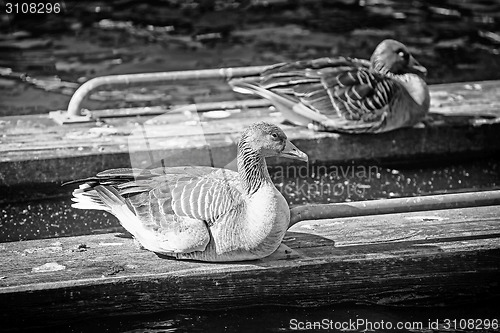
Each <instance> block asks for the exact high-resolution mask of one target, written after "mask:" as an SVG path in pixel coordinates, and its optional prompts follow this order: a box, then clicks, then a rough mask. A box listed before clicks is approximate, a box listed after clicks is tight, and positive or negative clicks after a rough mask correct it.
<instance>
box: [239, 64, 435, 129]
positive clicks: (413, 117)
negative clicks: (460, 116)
mask: <svg viewBox="0 0 500 333" xmlns="http://www.w3.org/2000/svg"><path fill="white" fill-rule="evenodd" d="M372 58H373V59H372V62H370V61H368V60H363V59H356V58H348V57H335V58H319V59H313V60H305V61H297V62H291V63H281V64H276V65H274V66H272V67H270V68H268V69H267V70H265V71H264V72H262V73H261V75H260V77H258V78H254V79H253V81H252V79H248V78H247V79H245V80H244V81H241V80H238V79H235V80H232V81H231V82H230V84H231V85H232V86H233V88H238V87H239V86H241V87H242V88H244V89H243V90H246V91H248V92H250V93H253V94H256V95H259V96H261V97H263V98H266V99H269V100H270V101H271V102H272V103H273V104H274V105H275V107H276V108H277V109H278V110H279V111H281V112H282V114H283V115H284V117H285V118H288V119H289V120H290V121H292V122H295V123H296V124H298V125H305V124H304V122H306V121H308V122H309V123H312V124H314V125H315V126H316V127H317V128H319V129H322V130H327V131H338V132H347V133H378V132H385V131H388V130H392V129H395V128H398V127H403V126H412V125H414V124H415V123H417V122H418V121H419V120H421V119H422V118H423V117H424V115H425V114H426V113H427V111H428V109H429V102H428V100H429V96H428V95H429V94H428V90H427V86H426V84H425V82H424V81H423V80H421V79H419V78H418V76H417V75H415V74H407V73H403V74H395V73H391V72H390V71H389V69H388V68H387V67H385V66H386V64H384V63H383V61H382V59H380V58H378V57H376V56H374V57H372ZM243 82H244V83H243ZM258 87H259V88H260V89H259V88H258ZM262 89H265V91H263V90H262ZM414 90H415V91H417V92H416V93H414V94H412V91H414ZM280 97H285V98H286V99H288V100H289V101H291V102H289V103H288V104H284V103H282V102H281V100H280ZM292 103H295V104H294V105H293V104H292ZM291 105H293V106H291ZM295 119H296V120H297V121H295Z"/></svg>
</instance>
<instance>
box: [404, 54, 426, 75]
mask: <svg viewBox="0 0 500 333" xmlns="http://www.w3.org/2000/svg"><path fill="white" fill-rule="evenodd" d="M408 69H409V72H411V73H415V74H421V75H424V76H426V75H427V68H425V67H424V66H422V65H420V63H419V62H418V61H417V60H416V59H415V58H413V56H410V59H409V60H408Z"/></svg>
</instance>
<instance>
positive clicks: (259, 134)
mask: <svg viewBox="0 0 500 333" xmlns="http://www.w3.org/2000/svg"><path fill="white" fill-rule="evenodd" d="M241 146H244V147H241ZM240 147H241V148H246V149H251V150H252V151H254V152H258V153H260V154H261V155H262V156H263V157H271V156H281V157H286V158H291V159H296V160H300V161H305V162H307V161H308V157H307V155H306V154H305V153H304V152H302V151H300V150H299V149H298V148H297V147H295V145H294V144H293V143H291V142H290V141H289V140H288V138H287V136H286V134H285V133H284V132H283V130H282V129H281V128H279V127H278V126H276V125H273V124H270V123H266V122H258V123H254V124H252V125H250V126H249V127H248V128H247V129H246V130H245V132H243V135H242V136H241V140H240Z"/></svg>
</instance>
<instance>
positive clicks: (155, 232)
mask: <svg viewBox="0 0 500 333" xmlns="http://www.w3.org/2000/svg"><path fill="white" fill-rule="evenodd" d="M73 194H74V196H75V201H76V203H75V204H74V205H73V206H74V207H76V208H94V209H103V210H107V211H109V212H111V213H113V214H114V215H116V216H117V217H118V219H119V220H120V223H121V224H122V225H123V226H124V227H125V228H126V229H127V230H128V231H129V232H131V233H132V234H133V235H134V236H135V238H137V239H138V240H139V242H140V243H141V244H142V245H143V246H144V247H145V248H147V249H149V250H151V251H154V252H157V253H165V254H171V253H187V252H192V251H202V250H204V249H205V247H206V245H207V244H208V243H209V241H210V232H209V230H208V228H209V227H210V226H212V225H213V224H215V223H217V222H218V220H219V217H220V216H222V215H224V214H226V213H227V212H229V211H231V210H233V209H236V208H237V207H238V206H239V205H242V204H243V195H242V192H241V187H240V185H239V177H238V174H237V173H236V172H234V171H230V170H225V169H217V168H210V167H173V168H157V169H150V170H139V169H114V170H107V171H104V172H101V173H99V174H97V176H96V177H95V178H92V179H88V180H87V182H86V183H85V184H83V185H81V186H80V189H77V190H75V192H74V193H73ZM98 207H99V208H98Z"/></svg>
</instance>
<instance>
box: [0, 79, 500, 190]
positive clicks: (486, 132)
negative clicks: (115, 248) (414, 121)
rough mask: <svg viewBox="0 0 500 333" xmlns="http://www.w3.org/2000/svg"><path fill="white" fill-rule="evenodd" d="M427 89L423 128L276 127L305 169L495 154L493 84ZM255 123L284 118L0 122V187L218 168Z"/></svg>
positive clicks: (498, 142) (498, 99) (498, 144)
mask: <svg viewBox="0 0 500 333" xmlns="http://www.w3.org/2000/svg"><path fill="white" fill-rule="evenodd" d="M431 90H432V108H431V111H432V112H433V116H432V117H431V118H432V120H429V121H428V122H427V124H426V125H425V126H417V127H414V128H408V129H402V130H398V131H393V132H390V133H385V134H380V135H342V134H337V133H316V132H312V131H310V130H308V129H306V128H299V127H294V126H286V125H282V127H283V129H284V130H285V132H286V133H287V134H288V136H289V137H290V139H291V140H292V141H293V142H294V143H295V144H296V145H297V146H298V147H299V148H300V149H301V150H303V151H305V152H306V153H307V154H308V155H309V158H310V161H311V163H316V162H318V163H321V162H345V161H351V160H369V159H371V160H373V159H375V160H394V159H398V160H408V159H412V158H422V157H424V156H443V155H457V154H464V155H465V154H466V155H468V156H470V155H471V154H480V155H491V154H497V153H498V152H499V151H500V122H499V121H498V120H499V119H500V107H499V106H500V84H499V81H486V82H469V83H455V84H446V85H436V86H432V87H431ZM474 115H475V116H474ZM259 120H265V121H270V122H274V123H280V122H282V120H283V119H282V118H281V116H280V115H279V114H277V113H276V112H274V111H273V110H272V109H269V108H264V109H259V108H252V109H246V110H230V112H229V117H228V118H225V119H212V118H209V117H208V116H207V114H206V113H201V114H196V113H188V114H184V113H179V112H174V113H169V114H166V115H161V116H158V117H120V118H111V119H106V120H105V122H101V123H85V124H71V125H64V126H59V125H56V124H55V123H54V122H53V121H52V120H51V119H49V118H48V116H47V115H35V116H10V117H3V118H1V119H0V133H2V134H1V137H0V187H2V186H14V185H22V184H33V183H42V182H50V183H58V182H64V181H68V180H71V179H74V178H84V177H88V176H92V175H94V174H95V173H97V172H99V171H101V170H102V169H104V168H114V167H124V166H130V165H131V164H134V166H137V164H139V165H141V164H144V165H147V164H148V163H151V156H153V157H154V159H155V160H158V159H160V158H164V159H165V160H166V161H168V163H167V164H168V165H185V164H188V165H214V166H217V167H223V166H225V165H226V164H227V163H229V162H230V161H231V160H232V159H234V157H235V154H236V146H235V143H236V142H237V139H238V137H239V135H240V133H241V131H242V130H243V129H244V128H245V127H246V126H248V125H249V124H251V123H253V122H255V121H259ZM127 154H128V155H129V157H131V158H132V159H133V162H131V161H130V158H128V159H127V158H126V155H127ZM281 162H282V161H280V163H281ZM276 163H278V161H277V160H276V159H272V160H271V161H270V164H271V165H273V164H276ZM80 166H81V167H80Z"/></svg>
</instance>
